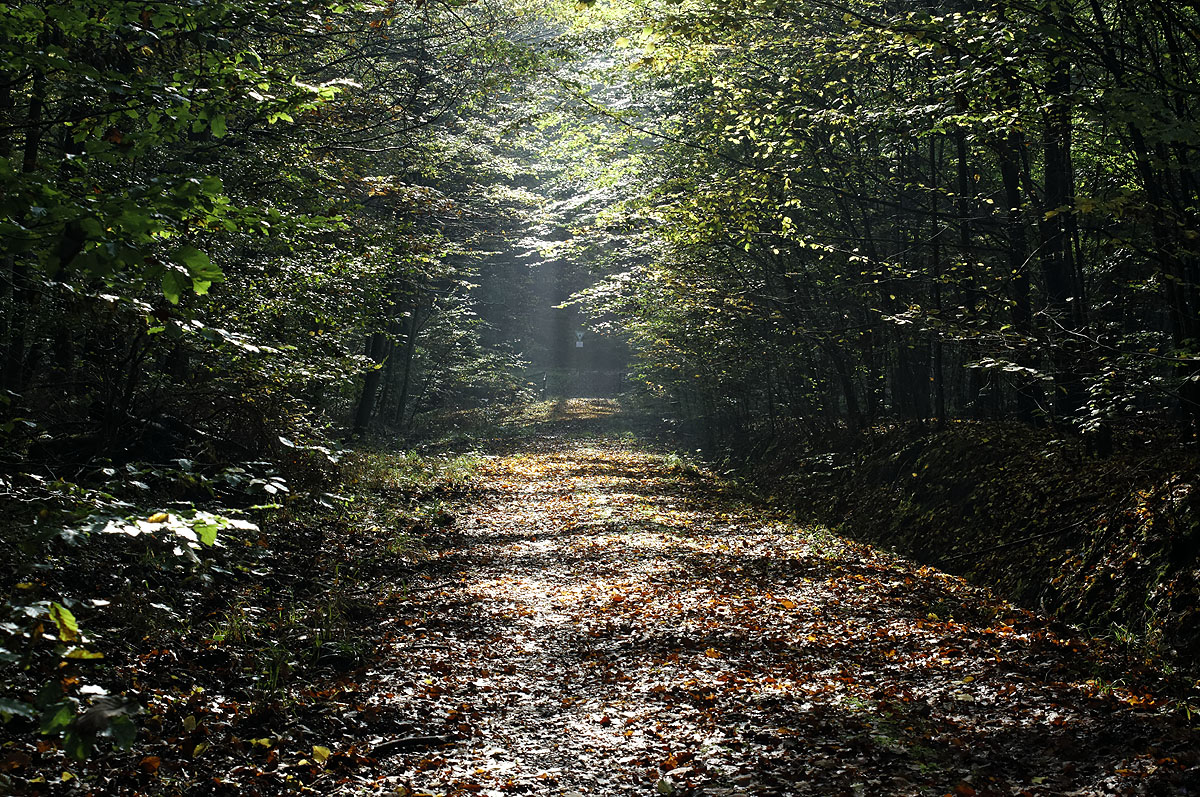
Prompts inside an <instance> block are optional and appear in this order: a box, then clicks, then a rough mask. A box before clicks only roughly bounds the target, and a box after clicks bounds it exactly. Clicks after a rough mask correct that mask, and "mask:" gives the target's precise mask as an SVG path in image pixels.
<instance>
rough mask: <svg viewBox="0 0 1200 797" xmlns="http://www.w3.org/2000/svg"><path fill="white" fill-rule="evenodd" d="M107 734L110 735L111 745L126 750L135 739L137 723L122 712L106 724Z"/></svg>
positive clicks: (131, 745)
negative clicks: (109, 723) (110, 722)
mask: <svg viewBox="0 0 1200 797" xmlns="http://www.w3.org/2000/svg"><path fill="white" fill-rule="evenodd" d="M107 733H108V735H109V736H110V737H112V740H113V747H116V748H117V749H118V750H128V749H129V748H130V747H133V743H134V741H136V740H137V725H136V724H135V723H134V721H133V720H132V719H130V718H129V717H127V716H125V715H124V714H122V715H121V716H119V717H115V718H114V719H113V721H112V724H111V725H109V726H108V731H107Z"/></svg>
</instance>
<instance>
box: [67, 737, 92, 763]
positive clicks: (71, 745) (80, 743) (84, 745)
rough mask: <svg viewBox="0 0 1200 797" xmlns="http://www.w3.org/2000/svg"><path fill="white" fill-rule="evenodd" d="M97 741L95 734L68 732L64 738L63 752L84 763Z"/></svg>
mask: <svg viewBox="0 0 1200 797" xmlns="http://www.w3.org/2000/svg"><path fill="white" fill-rule="evenodd" d="M95 741H96V737H95V735H94V734H91V733H79V732H78V731H74V730H70V731H67V733H66V735H65V736H63V752H64V753H66V754H67V755H68V756H69V757H71V758H73V759H75V760H76V761H83V760H85V759H86V758H87V757H88V756H89V755H90V754H91V752H92V745H93V744H94V743H95Z"/></svg>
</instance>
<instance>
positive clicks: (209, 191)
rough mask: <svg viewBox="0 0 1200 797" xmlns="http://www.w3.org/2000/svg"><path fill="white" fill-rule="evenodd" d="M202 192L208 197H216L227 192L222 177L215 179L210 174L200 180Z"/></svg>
mask: <svg viewBox="0 0 1200 797" xmlns="http://www.w3.org/2000/svg"><path fill="white" fill-rule="evenodd" d="M200 190H201V191H203V192H204V194H205V195H207V196H216V195H217V194H220V193H221V192H222V191H224V190H225V184H224V183H222V182H221V178H220V177H213V176H212V175H211V174H210V175H209V176H207V177H203V178H201V179H200Z"/></svg>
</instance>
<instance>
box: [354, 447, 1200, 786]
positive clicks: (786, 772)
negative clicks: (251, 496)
mask: <svg viewBox="0 0 1200 797" xmlns="http://www.w3.org/2000/svg"><path fill="white" fill-rule="evenodd" d="M672 465H673V466H672ZM485 470H486V472H485V474H484V475H483V479H484V483H485V484H486V488H485V490H484V491H483V492H482V494H479V495H477V496H476V497H475V498H474V499H473V501H472V503H471V504H470V505H469V506H463V507H459V508H458V509H457V510H456V511H457V514H458V517H457V519H456V522H455V524H454V526H453V528H452V529H451V531H450V532H449V537H448V543H447V547H446V550H445V551H444V552H443V554H442V556H441V564H442V566H443V567H442V568H441V572H443V573H444V574H445V575H444V576H442V577H436V578H434V579H433V580H431V581H430V582H428V583H426V584H425V585H423V586H422V587H421V588H420V589H419V590H417V591H414V593H413V594H412V595H411V597H410V598H409V599H408V600H407V601H406V603H405V604H404V605H405V607H406V609H407V611H406V613H405V614H404V615H403V616H401V617H400V618H397V619H396V620H395V622H396V623H397V624H398V625H403V626H404V631H405V633H400V634H397V635H395V637H394V638H395V639H396V641H395V643H394V646H392V647H391V648H389V649H385V650H382V651H380V653H381V654H382V656H381V661H383V662H384V663H383V664H382V665H380V666H379V667H378V668H377V669H376V670H375V671H373V672H372V673H371V677H370V680H372V681H375V682H376V683H383V684H388V685H389V686H388V687H387V689H388V691H387V692H385V693H384V694H383V695H381V696H379V697H377V698H376V702H377V703H378V704H379V708H380V709H386V712H387V714H388V715H389V716H400V717H403V718H405V722H404V724H403V726H402V727H399V728H386V729H379V728H376V729H375V732H374V733H373V735H372V736H371V737H370V738H369V739H364V742H365V743H366V744H368V745H374V746H375V750H376V751H377V753H376V755H377V758H378V761H379V763H378V765H377V766H378V767H379V772H380V774H381V775H383V776H386V777H385V779H384V780H382V781H380V782H379V785H380V786H383V787H386V788H387V789H388V790H392V791H394V792H397V793H399V794H408V795H412V794H438V795H459V794H489V795H490V794H521V793H526V794H547V795H550V794H554V795H635V794H636V795H648V794H700V793H702V794H706V795H793V794H794V795H806V794H813V795H840V794H846V795H891V794H895V795H915V794H938V795H940V794H957V795H971V794H981V795H982V794H1004V795H1008V794H1047V795H1049V794H1055V795H1060V794H1196V793H1200V792H1198V791H1197V789H1198V788H1200V786H1198V784H1200V775H1198V769H1197V753H1196V750H1195V746H1196V745H1195V737H1194V736H1193V735H1191V734H1190V732H1189V731H1188V729H1187V728H1186V725H1185V723H1184V722H1183V721H1181V720H1180V719H1178V718H1176V717H1175V715H1174V714H1171V713H1170V712H1168V711H1167V709H1166V707H1165V706H1164V704H1163V703H1161V702H1160V701H1161V700H1162V697H1161V695H1158V694H1155V693H1154V692H1152V691H1150V690H1149V689H1148V688H1146V687H1144V686H1142V684H1144V683H1148V682H1151V681H1153V678H1152V677H1151V675H1149V674H1146V673H1141V674H1138V673H1132V674H1126V675H1122V676H1121V677H1120V680H1109V679H1114V678H1116V676H1114V675H1112V672H1116V671H1117V670H1113V669H1112V667H1110V666H1109V665H1108V664H1106V662H1105V660H1104V658H1103V657H1104V655H1105V654H1104V653H1103V652H1102V651H1100V650H1098V649H1096V648H1095V647H1094V646H1092V647H1087V646H1085V645H1084V644H1083V643H1081V642H1078V641H1072V640H1071V639H1068V638H1064V637H1063V636H1061V635H1060V633H1056V631H1055V630H1054V629H1053V628H1052V627H1050V626H1049V625H1048V624H1047V623H1046V622H1045V621H1043V620H1040V619H1038V618H1037V617H1035V616H1033V615H1030V614H1028V613H1026V612H1022V611H1019V610H1016V609H1013V608H1012V607H1009V606H1006V605H1004V604H1001V603H997V602H996V601H994V600H991V599H989V598H988V597H987V596H986V595H985V594H983V593H981V592H980V591H978V590H975V589H972V588H970V587H968V586H966V585H964V584H963V583H962V582H960V581H959V580H957V579H954V578H951V577H949V576H946V575H944V574H941V573H939V572H937V571H932V570H929V569H924V568H919V567H917V566H915V565H913V564H912V563H909V562H906V561H903V560H897V559H895V558H894V557H890V556H888V555H886V554H883V553H880V552H877V551H874V550H873V549H870V548H866V547H863V546H858V545H854V544H850V543H847V542H844V541H841V540H839V539H838V538H836V537H833V536H831V535H829V534H827V533H821V532H813V531H811V530H805V529H802V528H799V527H796V526H794V525H790V524H788V523H786V522H783V521H781V520H780V519H778V518H771V517H769V516H767V515H766V514H765V513H764V512H763V511H762V510H757V509H753V508H750V507H747V506H745V505H742V504H739V503H738V502H737V501H736V500H735V499H733V498H731V497H729V496H727V495H722V494H721V491H720V490H719V488H718V486H717V485H716V484H715V483H714V482H713V481H712V479H711V478H709V477H707V476H704V475H703V474H697V473H695V472H689V471H688V470H687V469H686V468H683V467H681V466H680V463H679V462H678V461H672V460H671V459H670V458H664V457H663V456H661V455H656V454H652V453H648V452H646V451H645V450H641V449H639V448H638V447H636V446H634V445H633V444H629V443H622V442H617V441H615V440H610V439H591V440H563V439H559V440H554V439H542V440H541V441H540V442H534V443H531V444H530V446H529V447H528V449H527V450H526V451H524V452H523V453H517V454H512V455H506V456H501V457H497V458H495V459H492V460H490V461H489V464H488V465H487V467H486V469H485ZM1059 631H1061V632H1064V633H1065V629H1061V628H1060V629H1059ZM1106 673H1108V674H1107V675H1106ZM434 737H437V738H434ZM1188 789H1190V791H1189V790H1188Z"/></svg>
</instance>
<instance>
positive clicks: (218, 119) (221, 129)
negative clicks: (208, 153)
mask: <svg viewBox="0 0 1200 797" xmlns="http://www.w3.org/2000/svg"><path fill="white" fill-rule="evenodd" d="M209 124H210V126H211V127H212V134H213V135H214V136H215V137H217V138H225V114H220V115H218V116H214V117H213V118H212V121H211V122H209Z"/></svg>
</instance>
